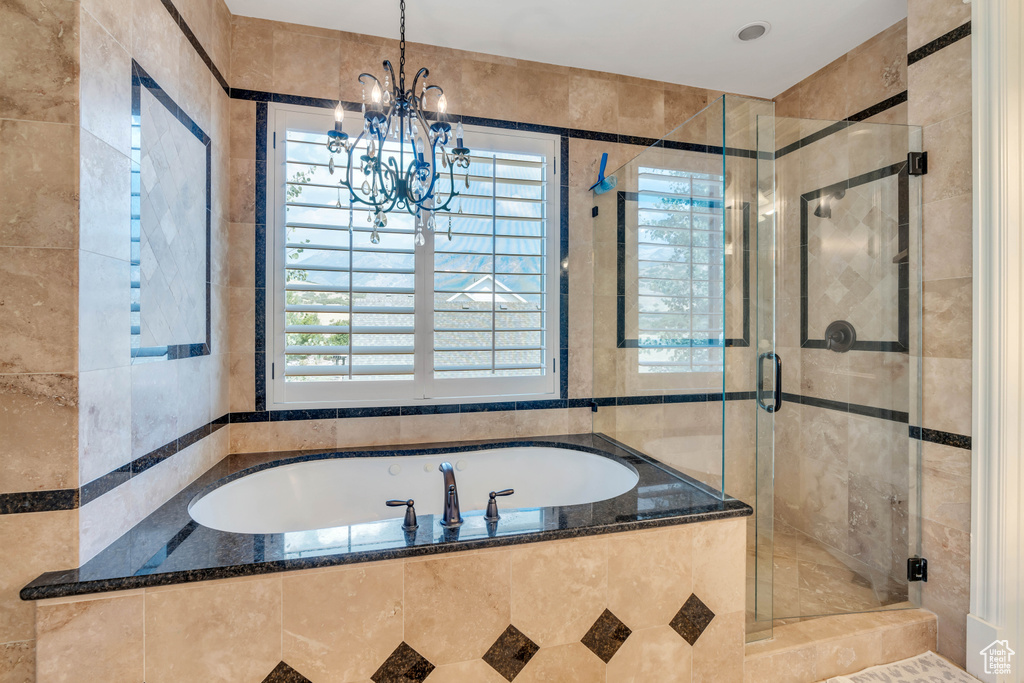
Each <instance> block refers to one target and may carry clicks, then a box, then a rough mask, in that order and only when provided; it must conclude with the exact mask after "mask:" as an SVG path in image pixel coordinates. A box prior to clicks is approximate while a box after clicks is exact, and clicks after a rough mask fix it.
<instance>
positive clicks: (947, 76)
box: [776, 0, 972, 664]
mask: <svg viewBox="0 0 1024 683" xmlns="http://www.w3.org/2000/svg"><path fill="white" fill-rule="evenodd" d="M969 21H970V4H965V3H963V2H961V0H910V1H909V4H908V18H907V21H906V22H901V23H900V24H896V25H895V26H893V27H892V28H890V29H888V30H887V31H885V32H883V33H882V34H879V36H878V37H876V38H875V39H872V40H871V41H868V42H867V43H865V44H864V45H862V46H860V47H859V48H857V49H856V50H854V51H852V52H850V53H849V54H848V55H846V56H844V57H843V58H840V59H839V60H837V61H836V62H833V63H832V64H830V65H828V66H827V67H825V68H824V69H822V70H820V71H818V72H817V73H815V74H814V75H812V76H811V77H809V78H808V79H806V80H805V81H802V82H801V83H800V84H798V85H797V86H794V87H793V88H791V89H790V90H787V91H786V92H785V93H782V94H781V95H779V97H778V98H777V99H776V102H777V113H778V114H779V115H780V116H794V117H805V118H827V119H840V118H844V117H846V116H850V115H852V114H855V113H857V112H859V111H863V110H864V109H866V108H868V107H869V106H871V105H872V104H875V103H877V102H880V101H882V100H884V99H886V98H888V97H891V96H893V95H896V94H898V93H899V92H901V91H903V90H906V91H907V92H908V102H907V103H904V104H900V105H898V106H896V107H893V108H891V109H889V110H887V111H886V112H883V113H881V114H878V115H876V116H874V117H872V118H870V119H868V120H869V121H872V122H880V123H909V124H912V125H916V126H923V127H924V149H925V150H926V151H927V152H928V157H929V171H928V174H927V175H926V176H924V179H923V202H924V209H923V219H922V223H923V245H922V251H923V280H924V292H923V295H924V301H923V309H924V320H923V356H924V358H923V368H922V374H923V378H922V380H923V386H922V392H921V393H922V403H923V405H922V412H923V414H922V418H921V421H922V425H923V427H925V428H926V429H932V430H939V431H942V432H949V433H952V434H955V435H960V436H963V437H968V439H969V437H970V434H971V353H972V344H971V249H972V232H971V221H972V208H971V183H972V178H971V57H970V55H971V39H970V37H967V38H963V39H961V40H958V41H956V42H954V43H952V44H951V45H948V46H947V47H944V48H943V49H940V50H938V51H936V52H934V53H933V54H930V55H928V56H927V57H924V58H923V59H920V61H917V62H915V63H914V64H910V65H909V66H907V65H906V64H907V60H906V55H907V54H908V53H911V52H913V51H914V50H916V49H918V48H920V47H921V46H923V45H926V44H928V43H931V42H932V41H934V40H936V39H937V38H939V37H941V36H943V35H945V34H946V33H948V32H950V31H952V30H953V29H956V28H958V27H960V26H962V25H964V24H965V23H967V22H969ZM900 60H902V61H900ZM872 84H873V85H872ZM796 272H797V273H799V270H798V269H797V270H796ZM801 370H802V371H803V373H804V375H807V373H808V372H809V371H810V372H812V373H813V372H814V371H813V370H812V369H809V367H808V366H807V364H806V363H805V364H803V367H802V368H801ZM815 376H816V377H818V378H819V379H824V378H825V377H828V376H829V375H825V376H821V375H820V373H818V374H816V375H815ZM805 379H810V378H805ZM804 383H805V384H806V382H804ZM818 384H819V385H820V382H819V383H818ZM851 400H852V399H851ZM883 407H884V406H883ZM818 412H824V411H818ZM790 417H792V416H790ZM815 430H816V428H815V427H814V426H813V425H811V424H807V423H805V424H802V425H801V426H800V427H799V429H792V430H791V432H792V435H793V436H797V435H799V434H809V433H811V432H812V431H815ZM782 440H783V441H784V440H785V436H783V437H782ZM851 444H852V442H851ZM922 449H923V452H922V468H921V469H922V472H921V475H922V483H921V491H922V509H921V515H922V518H923V519H922V522H921V524H922V537H923V538H922V555H923V556H924V557H926V558H927V559H928V560H929V580H928V582H927V583H925V584H924V585H923V586H922V601H923V606H924V607H926V608H927V609H930V610H932V611H934V612H936V613H937V614H938V615H939V627H938V643H939V652H940V653H942V654H944V655H946V656H947V657H950V658H951V659H953V660H954V661H957V662H959V663H961V664H962V663H963V661H964V657H965V653H964V646H965V638H966V635H965V629H966V614H967V611H968V605H969V586H970V481H971V451H970V450H969V448H957V447H953V446H947V445H941V444H937V443H930V442H927V441H926V442H924V443H923V444H922ZM777 456H778V457H779V460H778V463H779V465H780V470H779V472H780V473H783V472H784V471H786V470H785V468H786V460H785V449H783V450H782V452H781V453H777ZM790 479H792V477H787V476H786V475H785V474H783V476H782V477H781V480H783V481H788V480H790ZM777 481H779V479H778V478H777ZM795 494H796V492H794V495H795Z"/></svg>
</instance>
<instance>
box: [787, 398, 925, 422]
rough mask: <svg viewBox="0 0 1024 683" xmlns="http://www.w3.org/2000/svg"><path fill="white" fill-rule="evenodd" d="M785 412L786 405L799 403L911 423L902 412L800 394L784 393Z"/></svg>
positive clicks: (908, 416) (908, 417)
mask: <svg viewBox="0 0 1024 683" xmlns="http://www.w3.org/2000/svg"><path fill="white" fill-rule="evenodd" d="M782 400H783V402H784V403H783V408H782V409H783V410H785V403H798V404H800V405H805V406H813V407H815V408H824V409H826V410H835V411H837V412H840V413H852V414H854V415H863V416H865V417H876V418H878V419H880V420H890V421H892V422H903V423H909V422H910V415H909V414H908V413H906V412H903V411H900V410H889V409H888V408H875V407H873V406H865V405H860V404H858V403H847V402H846V401H832V400H830V399H827V398H815V397H813V396H801V395H800V394H788V393H785V392H783V394H782Z"/></svg>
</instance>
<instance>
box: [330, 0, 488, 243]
mask: <svg viewBox="0 0 1024 683" xmlns="http://www.w3.org/2000/svg"><path fill="white" fill-rule="evenodd" d="M401 11H402V24H401V43H400V50H401V57H400V59H399V62H398V78H395V70H394V67H392V65H391V61H390V60H384V63H383V66H384V82H383V84H382V83H381V81H380V80H379V79H378V78H377V77H376V76H374V75H373V74H369V73H362V74H360V75H359V83H360V84H361V85H362V86H363V103H362V108H361V111H362V117H363V129H362V131H360V133H359V136H358V137H356V138H355V139H352V138H351V137H350V136H349V135H348V134H347V133H345V132H344V130H343V129H342V128H343V123H344V116H345V113H344V109H343V108H342V105H341V103H340V102H339V103H338V107H337V109H335V112H334V130H331V131H328V132H327V136H328V142H327V149H328V150H329V151H330V152H331V159H330V163H329V167H328V168H329V170H330V172H331V173H332V174H333V173H334V170H335V168H336V166H335V163H334V155H336V154H342V153H344V154H345V155H346V156H345V168H344V171H343V172H344V174H345V175H344V177H343V178H342V179H341V180H340V181H339V184H340V185H341V187H345V188H347V189H348V192H349V202H350V204H349V205H350V207H353V206H356V205H363V206H366V208H367V212H368V213H367V218H368V219H369V220H370V221H371V222H372V223H373V232H372V234H371V236H370V239H371V241H372V242H373V243H374V244H377V243H378V242H379V241H380V237H379V234H378V232H377V230H378V228H383V227H385V226H386V225H387V223H388V219H387V214H388V213H390V212H391V211H394V210H396V209H397V210H405V211H407V212H409V213H410V214H412V215H413V216H415V218H416V244H418V245H422V244H423V243H424V241H425V240H424V236H423V230H424V229H427V230H433V229H434V227H435V219H434V214H435V213H436V212H438V211H448V208H449V206H451V203H452V200H453V199H454V198H455V197H457V196H459V193H458V191H456V189H455V168H456V167H459V168H463V169H468V168H469V149H467V148H466V145H465V144H464V143H463V136H464V133H463V129H462V123H461V122H459V123H458V124H457V125H456V128H455V136H454V139H455V144H454V146H449V143H450V142H451V141H452V126H451V124H450V123H449V122H448V120H447V114H446V111H447V108H448V100H447V98H446V97H445V95H444V90H442V89H441V87H440V86H437V85H433V84H430V85H428V84H427V77H428V76H429V75H430V72H429V71H428V70H427V69H426V68H425V67H424V68H421V69H420V70H419V71H417V72H416V75H415V76H414V77H413V80H412V87H411V88H409V89H408V90H406V88H405V0H401ZM367 88H369V90H370V92H369V101H367ZM428 96H429V97H431V98H433V97H436V100H435V106H436V109H437V113H436V115H435V114H429V113H428V112H427V111H426V103H427V99H428ZM428 119H433V122H432V123H428ZM389 140H392V141H394V143H396V144H394V145H391V146H390V147H391V148H390V149H389V150H388V151H385V145H386V144H387V143H388V141H389ZM407 145H410V146H411V147H412V149H411V150H407V149H406V147H407ZM358 151H361V152H362V153H361V154H359V156H358V158H353V157H354V156H355V154H356V152H358ZM439 164H440V166H441V169H440V170H439V169H438V165H439ZM445 170H447V172H448V180H449V183H448V188H447V194H446V195H442V194H441V193H440V192H439V184H438V182H437V181H438V180H439V179H440V178H441V175H442V173H443V172H444V171H445ZM357 173H360V174H361V175H362V182H359V176H358V175H357ZM467 184H468V175H467ZM339 205H340V201H339ZM449 220H450V217H449ZM350 222H351V208H350Z"/></svg>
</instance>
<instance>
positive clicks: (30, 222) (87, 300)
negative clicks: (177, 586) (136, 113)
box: [0, 0, 230, 682]
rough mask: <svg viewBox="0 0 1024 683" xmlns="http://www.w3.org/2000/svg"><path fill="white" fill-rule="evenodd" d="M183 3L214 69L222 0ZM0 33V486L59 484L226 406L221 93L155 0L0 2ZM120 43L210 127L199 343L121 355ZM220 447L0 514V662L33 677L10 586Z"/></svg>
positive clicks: (71, 554)
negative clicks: (208, 248) (44, 504)
mask: <svg viewBox="0 0 1024 683" xmlns="http://www.w3.org/2000/svg"><path fill="white" fill-rule="evenodd" d="M181 10H182V12H183V13H184V14H185V15H187V19H188V21H189V23H190V25H192V26H194V27H195V28H196V31H197V33H198V34H199V35H200V41H201V42H202V43H203V44H204V46H205V47H206V48H207V50H208V51H209V52H210V54H211V55H213V58H214V60H215V61H216V62H217V63H219V64H221V65H222V67H223V69H224V70H227V67H228V56H229V48H228V44H229V41H230V32H229V30H228V25H229V19H228V13H227V8H226V6H224V5H223V3H222V2H220V0H216V2H214V1H203V0H201V1H198V2H189V3H185V4H184V6H183V7H182V8H181ZM218 27H220V28H219V29H218ZM0 43H2V45H3V48H2V49H0V72H2V73H3V74H4V76H3V79H2V80H0V226H2V227H0V252H2V253H0V263H2V264H3V265H2V266H0V288H2V289H3V291H4V294H3V302H2V303H3V306H4V310H5V315H4V316H3V321H4V322H3V323H0V326H2V327H0V342H2V344H0V345H2V347H3V348H4V354H3V358H2V360H0V373H3V374H0V386H2V387H3V389H2V391H0V411H2V414H3V419H2V420H0V431H2V435H3V439H2V441H3V443H4V446H2V447H0V448H3V449H4V451H3V452H2V453H0V462H2V469H0V493H14V492H30V491H50V490H63V491H69V490H70V491H73V490H75V489H77V488H78V487H79V486H80V485H82V484H86V483H88V482H90V481H92V480H93V479H95V478H97V477H99V476H101V475H104V474H107V473H108V472H110V471H111V470H113V469H116V468H118V467H120V466H122V465H125V464H126V463H128V462H130V461H131V460H132V459H133V458H136V457H138V456H139V455H142V454H145V453H147V452H149V451H151V450H153V448H155V447H157V446H162V445H164V444H165V443H168V442H170V441H173V440H174V439H175V438H176V437H177V436H178V435H179V430H183V431H188V430H189V429H192V428H194V427H198V426H200V425H201V424H204V423H206V422H208V421H209V420H210V419H212V417H214V416H215V415H220V414H223V413H224V412H226V410H227V402H226V398H227V379H226V378H227V358H228V357H227V355H226V350H227V349H226V346H227V335H226V310H227V306H226V302H225V301H224V298H225V296H226V289H225V288H222V287H220V286H218V283H220V282H221V280H222V278H224V277H226V268H223V267H220V266H218V265H217V264H218V263H221V262H223V254H224V251H225V240H224V239H223V238H220V237H219V235H221V234H223V233H224V232H226V227H225V226H226V221H224V220H222V219H220V220H219V219H218V218H219V217H220V215H221V214H222V213H223V207H224V206H225V202H224V201H223V200H222V198H221V197H220V196H219V195H221V194H222V193H223V188H224V187H225V183H224V182H223V178H224V177H225V175H226V174H225V172H224V171H223V170H221V171H219V170H218V168H222V169H224V170H226V167H225V162H226V159H227V155H226V154H225V153H222V152H221V150H222V149H224V150H226V147H227V145H226V139H227V135H228V132H227V95H226V93H225V92H224V90H223V89H222V88H221V87H220V86H219V85H218V84H217V82H216V81H215V80H214V78H213V77H212V75H211V73H210V71H209V70H208V69H207V68H206V66H205V65H204V64H203V63H202V61H201V60H200V59H199V57H198V56H197V55H196V54H195V50H194V49H193V48H192V46H191V45H189V44H188V42H187V41H186V40H185V38H184V36H183V34H182V33H181V31H180V29H179V28H178V26H177V25H176V23H175V21H174V20H173V19H171V16H170V14H169V13H168V11H167V10H166V9H165V8H164V7H163V5H162V4H161V3H160V2H159V0H153V1H152V2H146V1H145V0H138V1H136V2H134V3H128V2H119V1H117V0H83V2H81V3H79V2H71V1H68V0H62V1H61V2H57V3H42V2H35V1H31V2H27V3H5V4H3V5H2V6H0ZM132 57H135V58H136V59H137V60H138V61H139V62H140V63H141V64H143V65H145V68H146V69H147V70H150V72H151V74H152V75H153V76H154V78H155V79H157V81H158V82H159V84H160V85H161V86H162V87H163V88H164V89H165V90H166V91H167V92H168V94H170V96H171V97H172V98H174V99H175V101H177V102H178V103H179V104H180V105H181V106H182V107H183V108H184V109H185V110H186V111H187V112H188V113H189V115H190V116H192V117H193V118H194V119H195V120H196V122H197V123H198V124H199V125H200V126H201V127H203V128H204V130H206V131H207V133H209V134H210V135H211V137H212V138H213V140H214V172H213V192H214V202H213V206H214V212H215V218H214V221H213V244H214V249H215V251H214V267H213V279H214V287H213V292H214V295H213V309H214V324H213V340H212V346H213V350H214V351H213V352H214V355H213V356H209V357H206V358H202V359H190V360H188V361H172V362H164V363H154V364H150V365H149V366H147V367H146V368H145V369H144V370H143V369H137V368H132V367H131V366H130V363H129V360H130V358H129V330H130V325H129V318H128V314H129V308H128V302H129V287H130V278H129V259H130V255H129V242H130V224H129V220H130V182H129V179H130V175H129V172H130V165H129V151H130V125H131V99H130V94H131V90H130V88H131V58H132ZM218 139H220V140H223V141H224V142H223V143H219V142H218ZM222 144H223V147H221V145H222ZM218 251H219V254H218ZM220 321H223V322H220ZM176 416H177V418H178V419H176ZM147 418H148V420H149V421H148V422H147ZM226 452H227V434H226V433H221V434H219V435H215V436H214V437H213V438H211V439H206V440H204V441H203V442H201V443H200V444H196V445H195V446H193V447H192V448H191V449H187V450H186V451H183V452H182V453H180V454H179V455H178V456H176V458H174V459H172V460H168V461H165V462H164V463H161V465H158V466H156V467H153V468H151V469H150V470H148V471H147V472H146V473H145V474H143V475H142V476H140V477H138V478H136V479H133V480H132V481H131V482H129V483H127V484H123V485H122V486H121V487H118V488H116V489H114V490H113V491H112V492H110V493H108V494H106V495H105V496H103V497H101V498H99V499H98V500H96V501H94V502H92V503H91V504H89V505H86V506H84V507H83V508H81V509H80V510H70V511H53V512H41V513H29V514H5V515H2V516H0V546H2V547H4V548H7V549H8V554H7V555H6V557H5V561H4V562H3V563H2V567H0V680H4V681H19V682H20V681H27V680H33V667H34V641H33V638H34V625H33V615H34V606H33V605H31V604H29V603H24V602H21V601H20V600H19V599H18V597H17V593H18V590H19V589H20V587H21V586H23V585H24V584H25V583H26V582H27V581H29V580H31V579H32V578H33V577H35V576H37V575H38V574H40V573H41V572H43V571H47V570H52V569H59V568H64V567H74V566H77V565H78V564H79V562H80V561H84V560H85V559H88V558H89V557H90V556H91V555H92V554H93V553H95V552H96V551H97V550H98V549H99V548H100V547H102V546H103V545H105V544H106V543H107V542H109V541H110V540H113V538H115V537H116V536H117V535H119V534H120V532H121V531H123V530H124V529H126V528H128V527H130V526H131V525H132V524H134V522H135V521H138V520H139V519H141V517H143V516H145V514H148V512H149V511H150V510H151V509H153V508H154V507H155V506H157V505H159V504H160V502H161V501H162V500H165V499H166V497H167V496H170V495H171V494H173V493H175V492H177V491H178V490H180V488H181V486H182V485H183V484H184V483H186V482H187V481H189V480H190V479H191V477H192V476H194V475H196V474H198V473H199V472H202V471H203V470H205V469H206V468H207V467H209V465H211V464H212V463H213V462H216V460H217V459H219V458H220V457H221V456H222V455H223V454H225V453H226ZM100 521H103V522H105V524H102V525H101V524H99V523H98V522H100ZM111 522H112V523H111ZM14 548H17V549H18V552H17V553H13V552H12V551H11V549H14Z"/></svg>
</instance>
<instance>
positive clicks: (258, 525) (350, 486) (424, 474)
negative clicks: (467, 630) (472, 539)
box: [189, 446, 639, 534]
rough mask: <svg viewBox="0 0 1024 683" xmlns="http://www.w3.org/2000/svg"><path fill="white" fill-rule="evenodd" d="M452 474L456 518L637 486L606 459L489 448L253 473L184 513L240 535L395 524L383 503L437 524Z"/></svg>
mask: <svg viewBox="0 0 1024 683" xmlns="http://www.w3.org/2000/svg"><path fill="white" fill-rule="evenodd" d="M445 461H447V462H450V463H452V465H453V466H454V467H455V470H456V479H457V483H458V492H459V502H460V505H461V508H462V512H463V514H464V515H465V514H466V513H472V512H473V511H482V510H484V509H485V508H486V506H487V499H488V494H489V493H490V492H491V491H499V490H501V489H506V488H511V489H515V494H513V495H512V496H509V497H505V498H500V499H499V501H500V505H501V507H502V508H503V509H508V510H513V509H534V508H541V507H551V506H562V505H579V504H583V503H593V502H597V501H601V500H607V499H608V498H614V497H615V496H618V495H621V494H623V493H625V492H627V491H629V490H631V489H632V488H633V487H634V486H636V484H637V481H638V479H639V478H638V475H637V473H636V472H635V471H634V470H633V469H632V468H630V467H628V466H626V465H624V464H621V463H619V462H617V461H615V460H612V459H611V458H606V457H604V456H601V455H596V454H593V453H587V452H584V451H578V450H572V449H568V448H558V447H551V446H527V447H514V448H494V449H487V450H480V451H471V452H461V453H441V454H436V455H415V456H383V457H341V458H328V459H321V460H308V461H303V462H296V463H292V464H288V465H281V466H278V467H271V468H268V469H264V470H260V471H258V472H254V473H253V474H250V475H247V476H244V477H240V478H238V479H236V480H234V481H231V482H229V483H227V484H224V485H223V486H219V487H217V488H215V489H214V490H212V491H210V492H208V493H206V494H205V495H202V496H200V497H199V498H197V499H196V500H195V501H193V502H192V504H191V505H190V506H189V514H190V515H191V516H192V519H194V520H195V521H196V522H198V523H199V524H202V525H203V526H206V527H209V528H212V529H217V530H219V531H227V532H233V533H242V534H277V533H288V532H297V531H310V530H315V529H327V528H332V527H339V526H348V525H353V524H363V523H366V522H374V521H378V520H383V519H390V518H395V517H401V516H402V515H404V512H405V508H393V507H387V506H386V505H385V501H387V500H392V499H403V500H404V499H409V498H412V499H413V500H415V501H416V512H417V514H418V515H420V516H423V515H435V516H437V517H438V518H439V517H440V515H441V512H442V509H443V502H444V485H443V478H442V475H441V473H440V472H439V471H438V466H439V465H440V464H441V463H442V462H445Z"/></svg>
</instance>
